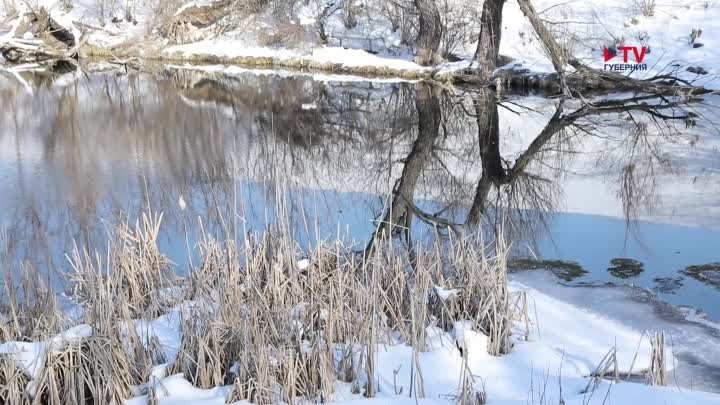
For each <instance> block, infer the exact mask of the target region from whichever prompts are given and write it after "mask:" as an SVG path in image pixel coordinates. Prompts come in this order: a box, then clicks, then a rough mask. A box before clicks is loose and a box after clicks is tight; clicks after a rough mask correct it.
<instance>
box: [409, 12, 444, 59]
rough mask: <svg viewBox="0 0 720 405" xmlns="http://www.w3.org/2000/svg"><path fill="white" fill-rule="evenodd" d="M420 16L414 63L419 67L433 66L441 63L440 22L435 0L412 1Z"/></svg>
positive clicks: (441, 28)
mask: <svg viewBox="0 0 720 405" xmlns="http://www.w3.org/2000/svg"><path fill="white" fill-rule="evenodd" d="M413 3H414V4H415V8H417V10H418V13H419V14H420V25H419V27H418V36H417V41H416V51H415V62H417V63H418V64H420V65H433V64H436V63H440V62H441V61H442V55H440V51H439V50H440V40H441V39H442V30H443V26H442V20H441V19H440V11H439V10H438V7H437V4H435V0H413Z"/></svg>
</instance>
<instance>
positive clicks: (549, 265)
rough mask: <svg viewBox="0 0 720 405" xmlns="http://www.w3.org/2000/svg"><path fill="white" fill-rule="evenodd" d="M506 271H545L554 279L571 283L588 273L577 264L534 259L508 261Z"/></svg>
mask: <svg viewBox="0 0 720 405" xmlns="http://www.w3.org/2000/svg"><path fill="white" fill-rule="evenodd" d="M508 270H510V271H520V270H547V271H549V272H550V273H552V274H553V275H554V276H555V277H557V278H559V279H561V280H564V281H568V282H570V281H573V280H575V279H577V278H579V277H582V276H584V275H585V274H587V273H588V271H587V270H585V269H583V268H582V266H581V265H580V264H579V263H577V262H572V261H565V260H539V259H534V258H518V259H511V260H510V261H508Z"/></svg>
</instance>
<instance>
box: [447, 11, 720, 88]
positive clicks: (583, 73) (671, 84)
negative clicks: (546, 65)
mask: <svg viewBox="0 0 720 405" xmlns="http://www.w3.org/2000/svg"><path fill="white" fill-rule="evenodd" d="M504 1H505V0H489V1H485V4H484V8H483V14H482V17H481V18H482V21H481V31H480V36H479V40H478V50H477V52H476V55H475V61H474V62H473V65H471V67H470V68H468V69H465V70H463V71H459V72H457V73H455V74H454V75H453V77H452V78H453V80H454V81H455V82H457V83H465V84H473V85H481V86H488V85H490V86H495V87H499V88H500V89H499V90H502V89H501V88H512V89H518V88H519V89H524V90H549V91H552V92H559V93H563V94H566V95H574V96H578V95H582V94H586V93H588V92H593V91H635V92H644V93H651V94H657V95H692V94H705V93H709V92H710V90H709V89H707V88H705V87H702V86H695V85H693V84H692V83H689V82H686V81H684V80H682V79H680V78H678V77H675V76H673V75H669V74H666V75H658V76H655V77H651V78H649V79H635V78H632V77H628V76H624V75H622V74H619V73H615V72H610V71H605V70H601V69H595V68H592V67H589V66H587V65H586V64H584V63H582V62H580V61H579V60H578V59H576V58H575V57H573V55H572V54H571V53H570V52H569V51H568V50H567V49H566V48H565V47H563V46H561V45H560V44H559V43H558V41H557V40H556V39H555V37H554V36H553V34H552V33H551V32H550V30H548V28H547V27H546V26H545V23H544V22H543V21H542V20H541V19H540V17H539V15H538V13H537V11H536V10H535V7H534V6H533V5H532V3H531V0H517V2H518V5H519V6H520V10H521V11H522V13H523V15H524V16H525V18H527V20H528V21H529V22H530V25H531V26H532V28H533V31H534V32H535V34H536V35H537V37H538V39H539V40H540V43H541V45H542V48H543V50H544V52H545V54H546V55H547V57H548V59H550V62H551V63H552V65H553V68H554V69H555V72H554V73H550V74H529V73H528V72H527V71H512V70H510V71H507V70H505V71H500V72H496V73H495V74H492V75H491V74H489V73H488V72H493V71H495V70H496V66H498V57H499V53H498V50H499V46H500V40H499V35H500V34H499V31H498V27H500V26H501V22H500V19H501V18H502V5H503V3H504ZM568 66H570V67H572V68H573V69H572V71H568V69H566V67H568Z"/></svg>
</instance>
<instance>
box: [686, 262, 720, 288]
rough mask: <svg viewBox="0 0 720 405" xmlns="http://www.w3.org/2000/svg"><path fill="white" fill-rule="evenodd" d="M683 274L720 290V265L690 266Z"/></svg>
mask: <svg viewBox="0 0 720 405" xmlns="http://www.w3.org/2000/svg"><path fill="white" fill-rule="evenodd" d="M681 273H683V274H685V275H686V276H688V277H692V278H694V279H695V280H697V281H699V282H701V283H704V284H707V285H709V286H712V287H715V288H717V289H718V290H720V263H708V264H700V265H693V266H688V267H686V268H684V269H683V270H682V271H681Z"/></svg>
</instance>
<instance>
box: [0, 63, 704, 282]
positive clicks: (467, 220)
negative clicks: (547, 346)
mask: <svg viewBox="0 0 720 405" xmlns="http://www.w3.org/2000/svg"><path fill="white" fill-rule="evenodd" d="M23 75H24V76H22V77H23V78H24V80H25V81H26V82H25V83H24V84H20V83H18V82H17V81H13V80H14V79H13V80H6V81H3V82H0V96H2V99H3V104H2V106H0V108H2V114H3V120H2V122H0V178H2V179H3V181H2V182H0V193H2V195H3V196H4V198H3V200H2V201H0V210H1V212H2V214H0V225H1V226H3V227H4V228H5V235H6V236H5V237H4V238H3V241H4V245H6V246H5V248H4V254H3V256H4V258H5V263H11V264H8V265H6V266H13V265H17V264H18V263H20V262H22V261H29V262H30V263H32V264H33V265H34V266H35V267H37V268H38V269H40V270H41V271H43V272H46V273H47V274H50V273H51V272H52V271H53V269H56V268H58V267H60V268H62V267H63V266H64V259H63V257H64V256H63V252H65V251H67V250H68V249H69V248H70V247H71V245H72V243H73V241H77V243H78V244H80V245H91V246H92V247H93V248H96V249H97V248H102V246H104V245H105V243H104V241H105V240H106V239H107V232H108V230H111V229H112V224H113V223H115V222H116V221H118V218H121V216H120V213H121V212H123V213H125V215H127V216H128V217H129V218H130V219H131V220H132V219H133V218H137V217H138V214H139V213H140V212H141V211H142V210H145V209H147V208H148V207H151V208H152V209H155V210H160V211H162V212H163V213H164V215H165V216H164V220H163V231H164V233H163V235H162V239H161V247H162V248H163V249H164V251H166V252H167V253H168V254H169V255H170V257H171V259H172V260H173V261H175V262H176V263H177V264H178V265H179V267H180V270H184V269H185V268H186V267H187V266H188V265H190V263H188V262H187V259H186V258H187V256H188V254H187V252H188V251H190V252H191V254H190V256H191V258H192V257H193V254H192V252H194V251H195V249H194V240H195V237H196V235H197V232H198V228H199V225H198V224H199V223H200V222H202V226H203V230H204V231H205V232H207V233H209V234H210V235H213V236H216V237H220V238H223V237H226V236H230V237H234V236H236V235H238V234H239V233H242V232H245V231H253V230H258V229H262V228H263V227H264V226H266V225H267V224H273V223H278V222H283V224H284V225H286V226H288V227H289V228H291V230H292V232H294V233H295V235H296V237H297V239H298V242H299V243H300V244H309V243H313V242H314V241H316V240H318V239H322V238H329V237H336V236H337V235H338V234H339V235H341V236H347V237H350V238H353V239H355V240H357V241H359V243H361V244H362V246H367V244H368V242H370V241H371V240H372V238H374V237H375V236H376V235H385V236H396V237H398V238H399V239H400V240H401V241H402V243H405V244H407V246H410V247H411V246H412V245H413V243H416V242H417V241H421V240H427V239H426V238H427V237H436V236H439V237H441V238H444V237H456V236H457V235H459V234H461V233H462V232H463V230H466V229H471V230H474V229H477V228H479V227H487V228H495V229H497V228H500V229H502V230H503V235H504V237H506V238H508V239H509V240H510V241H512V242H513V249H514V253H515V254H517V255H518V257H525V256H528V257H531V256H532V255H531V254H529V253H534V252H532V251H533V250H535V247H536V241H537V240H538V239H539V238H542V237H544V236H546V235H547V234H548V233H549V234H552V232H549V231H551V227H552V225H551V219H552V216H553V214H554V213H556V212H558V211H562V210H563V209H564V208H565V207H564V206H563V205H564V203H565V200H566V198H565V197H567V196H566V193H567V190H566V189H565V184H566V183H567V181H566V180H567V179H568V178H569V177H571V176H578V173H588V172H589V173H592V174H593V175H594V177H593V181H594V183H593V182H590V183H587V184H590V186H589V187H587V188H588V189H590V188H592V189H595V188H598V187H597V186H598V185H601V186H603V187H606V188H607V189H609V190H611V191H612V194H614V195H613V196H611V198H615V199H617V201H619V204H618V205H619V207H620V213H621V214H622V215H623V216H624V217H625V218H626V219H627V221H628V224H630V225H632V224H634V220H635V219H637V218H638V217H641V216H643V215H647V213H651V212H652V211H653V210H654V209H655V208H657V207H658V206H659V205H658V204H659V203H660V202H661V201H660V194H661V191H662V190H661V189H662V187H661V186H662V184H661V180H662V179H663V178H664V177H663V176H667V175H669V174H674V173H676V171H677V170H678V167H680V166H682V161H681V159H677V158H678V156H680V155H681V154H679V153H678V147H679V146H678V145H686V144H690V143H692V142H696V141H697V138H696V136H697V132H696V131H697V129H698V128H700V127H702V125H703V123H704V121H703V120H702V116H700V115H699V113H698V109H699V108H700V107H701V106H702V107H703V108H706V106H704V105H702V104H697V103H696V104H691V105H688V104H685V101H686V100H682V99H680V98H656V97H650V96H644V95H614V96H612V97H597V98H595V99H592V100H582V101H580V100H571V99H565V98H556V99H545V98H537V97H524V96H513V95H509V96H504V97H498V95H497V94H495V93H494V92H493V91H491V90H490V89H476V90H472V91H470V90H457V89H456V90H452V91H451V90H448V89H444V88H440V87H438V86H434V85H431V84H429V83H423V82H420V83H374V82H358V81H346V82H342V81H335V82H326V81H319V80H313V78H312V77H311V76H292V77H281V76H278V75H263V74H251V73H242V74H237V75H222V74H218V73H203V72H199V71H194V70H188V69H174V68H168V69H165V70H163V71H162V72H161V73H158V74H143V73H129V74H124V73H123V72H119V73H118V72H115V71H109V72H99V73H94V74H89V75H79V74H75V73H71V74H66V75H64V76H38V75H31V74H29V73H23ZM31 92H32V93H31ZM680 157H682V156H680ZM707 173H709V174H710V175H711V174H712V172H711V171H708V172H707ZM588 177H589V176H588ZM701 181H702V179H701ZM582 184H586V183H582ZM671 186H672V187H676V186H677V184H672V185H671ZM586 191H587V190H582V192H580V193H577V192H575V193H574V194H573V195H572V196H570V197H573V198H574V196H576V195H581V196H582V195H583V194H584V193H585V192H586ZM181 199H182V201H183V202H184V203H183V204H179V203H178V201H179V200H181ZM601 204H602V203H598V202H597V201H593V200H592V199H590V198H588V199H587V201H584V202H583V207H584V206H588V207H593V206H594V205H601ZM285 222H287V223H285ZM628 229H630V230H632V229H633V228H632V227H629V228H628ZM610 257H612V256H610ZM606 260H607V258H606V259H605V261H606ZM540 263H542V266H544V267H550V268H555V269H556V270H557V269H559V270H557V271H559V273H558V274H559V276H560V277H562V278H563V279H565V280H568V281H570V280H574V279H576V278H578V277H581V276H583V275H585V273H586V270H584V269H583V268H581V267H580V266H579V265H578V267H577V268H574V267H573V266H572V265H570V266H568V263H561V262H557V263H554V265H552V266H551V265H549V264H553V262H551V261H550V262H549V261H541V262H540ZM534 265H536V264H534ZM618 271H619V273H618V274H621V275H622V274H626V273H627V272H626V271H625V270H622V269H620V270H618Z"/></svg>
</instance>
